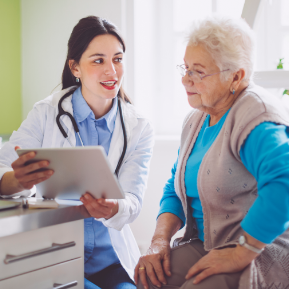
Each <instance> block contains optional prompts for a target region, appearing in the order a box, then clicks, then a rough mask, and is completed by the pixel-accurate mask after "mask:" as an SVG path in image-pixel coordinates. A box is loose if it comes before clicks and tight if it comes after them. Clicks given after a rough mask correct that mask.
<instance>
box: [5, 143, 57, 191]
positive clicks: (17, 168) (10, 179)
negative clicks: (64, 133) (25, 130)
mask: <svg viewBox="0 0 289 289" xmlns="http://www.w3.org/2000/svg"><path fill="white" fill-rule="evenodd" d="M17 149H20V147H19V146H16V147H15V151H16V150H17ZM35 156H36V153H35V152H29V153H27V154H24V155H22V156H20V157H19V158H18V159H16V161H14V162H13V163H12V164H11V166H12V168H13V171H11V172H7V173H5V174H4V175H3V178H2V181H1V194H3V195H11V194H15V193H18V192H21V191H23V190H30V189H32V187H33V186H34V185H36V184H39V183H41V182H43V181H45V180H47V179H49V178H50V177H51V176H52V175H53V173H54V172H53V171H52V170H44V171H38V170H39V169H43V168H45V167H47V166H48V165H49V162H48V161H38V162H35V163H32V164H25V163H26V162H27V161H29V160H31V159H33V158H34V157H35Z"/></svg>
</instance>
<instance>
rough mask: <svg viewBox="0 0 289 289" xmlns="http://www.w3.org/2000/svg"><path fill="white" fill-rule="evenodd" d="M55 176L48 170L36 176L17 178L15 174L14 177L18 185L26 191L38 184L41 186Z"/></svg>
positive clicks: (35, 174)
mask: <svg viewBox="0 0 289 289" xmlns="http://www.w3.org/2000/svg"><path fill="white" fill-rule="evenodd" d="M52 175H53V171H51V170H47V171H43V172H38V173H34V174H29V175H24V176H20V177H17V176H16V175H15V172H14V176H15V178H16V179H17V181H18V183H19V184H20V185H21V186H22V187H23V188H25V189H30V188H29V187H30V186H32V187H33V185H36V184H39V183H41V182H43V181H45V180H47V179H49V178H50V177H51V176H52Z"/></svg>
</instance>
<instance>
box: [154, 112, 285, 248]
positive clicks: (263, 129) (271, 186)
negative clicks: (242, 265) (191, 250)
mask: <svg viewBox="0 0 289 289" xmlns="http://www.w3.org/2000/svg"><path fill="white" fill-rule="evenodd" d="M227 114H228V112H227V113H226V114H225V115H224V116H223V117H222V118H221V120H220V121H219V122H218V123H217V124H216V125H214V126H211V127H209V117H210V116H208V117H207V118H206V120H205V122H204V124H203V126H202V129H201V131H200V133H199V135H198V138H197V140H196V143H195V145H194V148H193V149H192V152H191V154H190V156H189V158H188V161H187V165H186V172H185V186H186V193H187V195H188V196H190V197H193V200H192V203H191V206H192V207H193V217H194V218H195V219H196V224H197V227H198V236H199V238H200V239H201V240H204V234H203V229H204V228H203V211H202V205H201V202H200V199H199V195H198V189H197V175H198V171H199V167H200V164H201V161H202V159H203V157H204V155H205V153H206V152H207V151H208V149H209V148H210V146H211V145H212V143H213V142H214V140H215V138H216V136H217V135H218V133H219V131H220V129H221V128H222V126H223V123H224V121H225V119H226V116H227ZM240 157H241V160H242V162H243V164H244V166H245V167H246V169H247V170H248V171H249V172H250V173H251V174H252V175H253V176H254V177H255V179H256V180H257V183H258V198H257V199H256V201H255V202H254V204H253V205H252V207H251V208H250V210H249V212H248V214H247V215H246V217H245V218H244V220H243V221H242V222H241V226H242V228H243V229H244V231H246V232H247V233H248V234H250V235H251V236H253V237H254V238H256V239H257V240H259V241H261V242H263V243H271V242H272V241H273V240H274V239H275V238H276V237H277V236H279V235H280V234H282V233H283V232H284V231H285V230H286V229H287V228H288V227H289V190H288V189H289V170H288V164H289V128H288V127H286V126H284V125H277V124H274V123H270V122H264V123H262V124H260V125H258V126H257V127H256V128H255V129H254V130H253V131H252V132H251V133H250V135H249V136H248V137H247V139H246V141H245V142H244V144H243V145H242V147H241V150H240ZM176 167H177V162H176V163H175V164H174V166H173V169H172V177H171V178H170V179H169V180H168V182H167V184H166V186H165V188H164V194H163V197H162V199H161V208H160V212H159V215H160V214H162V213H165V212H170V213H173V214H175V215H177V216H178V217H179V218H180V219H181V220H182V221H183V223H185V215H184V212H183V209H182V205H181V201H180V199H179V198H178V197H177V195H176V193H175V190H174V178H175V172H176Z"/></svg>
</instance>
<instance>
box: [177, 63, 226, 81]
mask: <svg viewBox="0 0 289 289" xmlns="http://www.w3.org/2000/svg"><path fill="white" fill-rule="evenodd" d="M184 66H185V64H180V65H177V66H176V68H177V69H178V68H181V69H183V71H184V72H186V73H185V74H184V75H182V73H181V72H180V70H179V72H180V74H181V76H182V77H185V76H186V74H188V76H189V77H193V75H194V72H193V71H192V70H186V69H185V68H184ZM229 70H230V69H225V70H222V71H218V72H216V73H212V74H207V75H204V76H201V75H200V73H198V72H197V71H196V73H198V75H199V76H200V79H201V81H202V80H203V78H205V77H207V76H212V75H215V74H218V73H221V72H225V71H229Z"/></svg>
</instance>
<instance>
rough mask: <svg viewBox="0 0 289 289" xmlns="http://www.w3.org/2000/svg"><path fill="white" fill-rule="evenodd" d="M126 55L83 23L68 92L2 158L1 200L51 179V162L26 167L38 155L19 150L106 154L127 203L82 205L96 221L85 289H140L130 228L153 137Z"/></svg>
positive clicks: (75, 37) (91, 225)
mask: <svg viewBox="0 0 289 289" xmlns="http://www.w3.org/2000/svg"><path fill="white" fill-rule="evenodd" d="M124 52H125V45H124V41H123V39H122V38H121V36H120V35H119V32H118V31H117V28H116V27H115V26H114V25H113V24H111V23H110V22H108V21H106V20H104V19H101V18H99V17H94V16H90V17H86V18H83V19H81V20H80V21H79V23H78V24H77V25H76V26H75V27H74V29H73V31H72V34H71V36H70V39H69V42H68V54H67V59H66V62H65V66H64V70H63V74H62V90H61V91H60V92H57V93H54V94H52V95H51V96H49V97H47V98H46V99H44V100H42V101H40V102H38V103H36V104H35V105H34V107H33V109H32V111H31V112H30V113H29V115H28V117H27V119H26V120H24V121H23V123H22V124H21V126H20V128H19V129H18V130H17V131H14V132H13V134H12V136H11V138H10V140H9V142H7V143H6V144H4V146H3V147H2V149H1V150H0V179H1V183H0V194H1V195H26V196H27V195H30V194H31V191H30V189H32V187H33V186H34V185H35V184H38V183H40V182H42V181H44V180H46V179H48V178H49V177H50V176H51V175H52V174H53V171H51V170H46V171H42V172H35V171H36V170H38V169H39V168H43V167H46V166H48V164H49V163H48V161H40V162H37V163H34V164H30V165H24V164H25V162H26V161H27V160H29V159H32V158H33V157H34V156H35V153H33V152H31V153H28V154H25V155H23V156H21V157H19V158H18V156H17V154H16V152H15V149H17V148H18V147H21V148H39V147H45V148H49V147H70V146H81V145H84V146H87V145H101V146H103V148H104V150H105V151H106V153H107V155H108V159H109V161H110V163H111V166H112V167H113V168H114V169H117V171H116V174H117V175H118V180H119V183H120V185H121V187H122V189H123V191H124V192H125V199H122V200H105V199H94V198H93V197H92V196H91V195H90V194H89V193H86V194H84V195H83V196H82V197H81V201H82V202H83V204H84V206H85V207H86V209H87V211H88V212H89V213H90V215H91V218H88V219H85V220H84V233H85V288H87V289H92V288H122V289H124V288H135V286H134V282H133V272H134V268H135V266H136V264H137V261H138V259H139V257H140V254H139V250H138V247H137V244H136V242H135V239H134V237H133V234H132V232H131V230H130V227H129V226H128V223H131V222H133V221H134V220H135V219H136V217H137V216H138V214H139V212H140V210H141V206H142V199H143V195H144V190H145V187H146V182H147V176H148V167H149V162H150V158H151V155H152V147H153V130H152V127H151V125H150V123H149V122H148V120H146V119H145V118H143V117H141V116H140V115H138V114H137V112H136V111H135V109H134V107H133V106H132V105H131V104H130V101H129V99H128V97H127V96H126V95H125V94H124V92H123V90H122V86H121V85H122V80H123V75H124V68H123V56H124ZM62 109H63V110H62ZM63 111H65V112H68V113H69V114H71V117H70V116H69V115H67V114H64V113H63ZM58 115H60V116H59V118H60V120H59V123H57V121H56V120H57V116H58ZM72 116H73V118H72ZM73 119H74V120H75V122H76V125H77V127H75V126H74V125H73ZM78 129H79V133H78V132H77V130H78ZM66 134H67V135H66ZM66 136H67V137H66ZM122 154H123V156H122ZM121 156H122V157H121ZM120 162H121V163H120ZM111 276H113V278H111Z"/></svg>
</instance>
